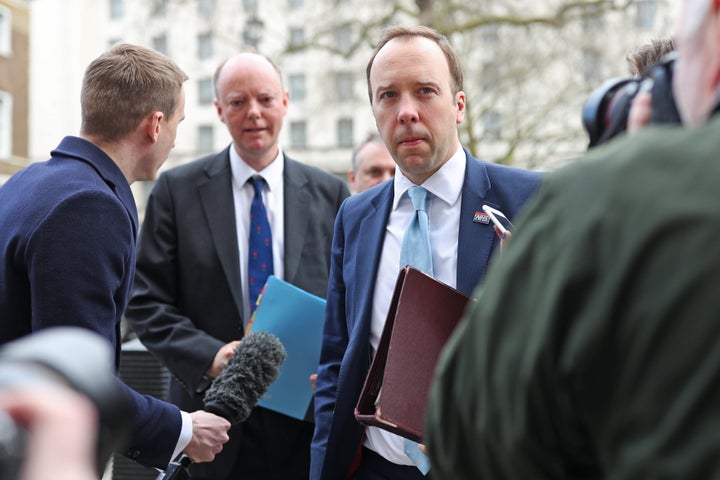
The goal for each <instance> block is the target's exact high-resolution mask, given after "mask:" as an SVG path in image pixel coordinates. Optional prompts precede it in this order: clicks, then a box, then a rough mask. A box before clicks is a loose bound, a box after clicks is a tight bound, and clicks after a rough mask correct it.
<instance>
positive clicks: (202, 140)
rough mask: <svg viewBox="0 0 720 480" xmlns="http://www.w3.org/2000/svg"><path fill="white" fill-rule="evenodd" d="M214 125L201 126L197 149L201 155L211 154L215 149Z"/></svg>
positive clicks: (198, 133) (198, 132) (199, 127)
mask: <svg viewBox="0 0 720 480" xmlns="http://www.w3.org/2000/svg"><path fill="white" fill-rule="evenodd" d="M214 140H215V139H214V130H213V126H212V125H200V126H198V130H197V149H198V152H199V153H204V152H211V151H213V149H214V148H215V141H214Z"/></svg>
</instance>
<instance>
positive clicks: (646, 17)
mask: <svg viewBox="0 0 720 480" xmlns="http://www.w3.org/2000/svg"><path fill="white" fill-rule="evenodd" d="M635 6H636V7H637V12H636V16H635V26H636V27H638V28H642V29H645V30H652V29H653V28H654V27H655V14H656V13H657V2H655V0H638V2H637V4H636V5H635Z"/></svg>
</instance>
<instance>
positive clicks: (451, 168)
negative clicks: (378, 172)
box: [393, 144, 466, 210]
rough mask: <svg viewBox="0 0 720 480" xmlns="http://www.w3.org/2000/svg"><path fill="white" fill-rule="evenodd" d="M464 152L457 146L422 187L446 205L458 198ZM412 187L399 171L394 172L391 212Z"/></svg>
mask: <svg viewBox="0 0 720 480" xmlns="http://www.w3.org/2000/svg"><path fill="white" fill-rule="evenodd" d="M465 165H466V158H465V150H463V149H462V148H460V144H458V145H457V148H456V150H455V153H453V154H452V156H451V157H450V158H449V159H448V161H447V162H445V164H443V166H442V167H440V168H439V169H438V171H437V172H435V173H433V174H432V176H431V177H430V178H428V179H427V180H425V182H424V183H423V184H422V187H424V188H426V189H427V190H428V191H429V192H430V193H432V194H433V195H434V196H436V197H438V198H439V199H440V200H442V201H443V202H445V203H447V204H448V205H454V204H455V202H457V201H458V198H460V193H461V192H462V186H463V181H464V180H465ZM413 185H414V183H412V182H411V181H410V179H408V178H407V177H406V176H405V175H404V174H403V173H402V171H401V170H400V169H397V170H396V172H395V177H394V180H393V188H394V198H393V210H395V209H397V207H398V205H399V203H400V199H402V196H403V194H404V193H405V192H406V191H407V190H408V189H409V188H410V187H412V186H413Z"/></svg>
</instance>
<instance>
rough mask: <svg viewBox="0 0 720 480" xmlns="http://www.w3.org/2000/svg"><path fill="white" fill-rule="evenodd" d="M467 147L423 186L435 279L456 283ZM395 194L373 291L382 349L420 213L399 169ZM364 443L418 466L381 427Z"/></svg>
mask: <svg viewBox="0 0 720 480" xmlns="http://www.w3.org/2000/svg"><path fill="white" fill-rule="evenodd" d="M466 162H467V160H466V158H465V151H464V150H463V149H462V148H460V145H458V146H457V149H456V151H455V153H454V154H453V155H452V157H450V159H449V160H448V161H447V162H445V164H444V165H443V166H442V167H440V169H439V170H438V171H437V172H435V173H434V174H433V175H432V176H431V177H430V178H428V179H427V180H426V181H425V183H423V184H422V187H424V188H425V189H427V191H428V192H429V193H430V194H429V195H428V197H427V213H428V222H429V230H430V245H431V248H432V260H433V272H434V275H433V276H434V277H435V278H436V279H437V280H440V281H441V282H444V283H446V284H448V285H450V286H451V287H455V286H456V283H457V246H458V232H459V229H460V204H461V193H462V186H463V181H464V179H465V166H466ZM393 182H394V183H393V188H394V196H393V207H392V211H391V212H390V218H389V219H388V223H387V225H386V228H385V239H384V241H383V245H382V253H381V255H380V265H379V267H378V273H377V278H376V279H375V291H374V294H373V309H372V323H371V325H370V345H371V346H372V350H373V352H375V351H376V350H377V347H378V344H379V343H380V336H381V334H382V331H383V327H384V326H385V319H386V317H387V312H388V309H389V308H390V301H391V300H392V293H393V290H394V289H395V282H396V280H397V276H398V273H399V272H400V249H401V248H402V240H403V235H404V234H405V230H406V229H407V228H408V225H410V220H411V218H412V215H413V214H414V213H415V209H414V208H413V205H412V201H411V200H410V197H409V196H408V195H405V193H406V192H407V190H408V189H409V188H410V187H411V186H413V185H414V184H413V183H412V182H411V181H410V180H409V179H408V178H407V177H405V176H404V175H403V174H402V172H401V171H400V170H399V169H398V170H397V171H396V173H395V178H394V180H393ZM365 433H366V436H365V446H366V447H368V448H370V449H371V450H374V451H375V452H377V453H379V454H380V455H382V456H383V457H385V458H386V459H388V460H390V461H391V462H393V463H396V464H399V465H413V463H412V462H411V461H410V459H409V458H408V457H407V455H405V453H404V452H403V439H402V437H400V436H398V435H395V434H394V433H390V432H388V431H387V430H383V429H380V428H377V427H366V428H365Z"/></svg>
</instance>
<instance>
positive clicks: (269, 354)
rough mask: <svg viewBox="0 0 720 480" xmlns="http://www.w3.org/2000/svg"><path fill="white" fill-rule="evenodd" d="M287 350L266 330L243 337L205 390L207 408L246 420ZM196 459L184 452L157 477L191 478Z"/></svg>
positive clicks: (165, 479)
mask: <svg viewBox="0 0 720 480" xmlns="http://www.w3.org/2000/svg"><path fill="white" fill-rule="evenodd" d="M286 355H287V353H286V352H285V347H283V344H282V343H281V342H280V340H279V339H278V338H277V337H276V336H275V335H273V334H271V333H267V332H251V333H249V334H248V335H245V337H243V339H242V341H241V342H240V343H239V344H238V346H237V347H236V348H235V352H234V353H233V355H232V357H230V359H229V360H228V363H227V365H226V366H225V368H223V371H222V372H220V375H218V376H217V377H216V378H215V379H214V380H213V381H212V383H211V384H210V387H209V388H208V389H207V391H206V392H205V396H204V397H203V403H204V405H205V411H207V412H210V413H214V414H215V415H217V416H219V417H223V418H224V419H226V420H227V421H228V422H230V424H232V425H237V424H238V423H240V422H243V421H245V420H247V418H248V417H249V416H250V413H251V412H252V409H253V408H254V407H255V405H257V402H258V401H259V400H260V397H262V396H263V395H264V394H265V392H266V391H267V389H268V387H270V384H271V383H272V382H274V381H275V379H276V378H277V377H278V374H279V373H280V366H281V365H282V363H283V362H284V361H285V357H286ZM192 463H193V461H192V459H191V458H190V457H188V456H187V455H185V454H184V453H181V454H180V455H178V457H177V458H176V459H175V460H173V461H172V462H170V465H168V468H167V469H166V470H165V472H164V473H161V474H160V475H159V476H158V477H157V478H158V480H180V479H184V480H186V479H190V478H191V476H190V471H189V470H188V469H189V467H190V465H192Z"/></svg>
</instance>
